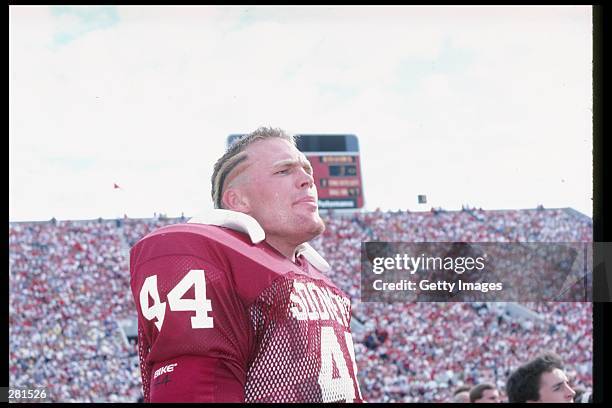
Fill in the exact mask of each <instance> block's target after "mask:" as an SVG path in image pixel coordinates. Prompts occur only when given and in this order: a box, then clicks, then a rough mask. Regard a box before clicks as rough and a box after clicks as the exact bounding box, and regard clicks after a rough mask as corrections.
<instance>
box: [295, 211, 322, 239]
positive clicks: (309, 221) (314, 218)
mask: <svg viewBox="0 0 612 408" xmlns="http://www.w3.org/2000/svg"><path fill="white" fill-rule="evenodd" d="M300 218H301V220H300V224H301V225H302V226H303V228H304V231H307V232H308V234H309V235H312V236H313V237H315V236H317V235H320V234H322V233H323V231H325V223H324V222H323V220H322V219H321V217H319V213H318V212H316V213H311V214H304V215H302V216H301V217H300Z"/></svg>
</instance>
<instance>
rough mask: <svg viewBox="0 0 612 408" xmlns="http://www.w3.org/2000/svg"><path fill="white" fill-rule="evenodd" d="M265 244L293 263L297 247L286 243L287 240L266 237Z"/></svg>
mask: <svg viewBox="0 0 612 408" xmlns="http://www.w3.org/2000/svg"><path fill="white" fill-rule="evenodd" d="M266 242H267V243H268V245H270V246H271V247H272V248H274V249H276V250H277V251H278V252H280V254H281V255H283V256H284V257H285V258H287V259H289V260H290V261H291V262H295V249H296V248H297V245H293V244H290V243H288V242H287V240H286V239H285V240H283V239H277V238H276V237H274V236H270V235H268V236H266Z"/></svg>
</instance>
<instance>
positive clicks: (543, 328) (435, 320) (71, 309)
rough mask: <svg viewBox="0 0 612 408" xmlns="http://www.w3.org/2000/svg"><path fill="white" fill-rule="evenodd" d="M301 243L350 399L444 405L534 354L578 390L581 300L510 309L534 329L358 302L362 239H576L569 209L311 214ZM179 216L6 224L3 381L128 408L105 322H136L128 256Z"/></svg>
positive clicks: (579, 236) (132, 393) (576, 217)
mask: <svg viewBox="0 0 612 408" xmlns="http://www.w3.org/2000/svg"><path fill="white" fill-rule="evenodd" d="M323 218H324V220H325V222H326V225H327V229H326V231H325V233H324V234H323V235H322V236H321V237H319V238H317V239H315V240H314V241H313V242H312V245H313V246H314V247H315V248H316V249H317V250H319V251H320V252H321V253H322V255H324V256H325V257H326V259H327V260H328V261H329V263H330V264H331V265H332V271H333V272H332V273H333V275H334V276H333V280H334V282H336V284H338V285H339V286H340V287H341V288H342V289H343V290H345V291H346V292H347V293H348V294H349V295H350V296H351V297H352V299H353V319H356V320H358V321H359V322H360V323H361V325H360V327H362V328H361V330H359V331H358V332H356V333H355V334H354V337H355V354H356V359H357V364H358V368H359V374H360V381H361V388H362V394H363V396H364V397H365V399H367V400H368V401H370V402H376V401H380V402H437V401H449V400H450V399H451V397H452V391H453V390H454V389H455V388H457V387H458V386H459V385H462V384H467V385H474V384H477V383H480V382H492V383H494V384H496V385H497V387H498V389H499V390H500V391H501V392H502V399H503V398H504V394H503V390H504V386H505V381H506V378H507V376H508V374H509V373H510V371H511V370H513V369H514V368H516V367H517V366H518V365H519V364H521V363H523V362H525V361H527V360H529V359H531V358H532V357H534V356H535V355H537V354H539V353H540V352H543V351H547V350H550V351H555V352H557V353H558V354H559V355H560V356H561V357H562V358H563V359H564V362H565V365H566V372H568V373H569V375H570V377H571V381H572V384H574V385H576V386H579V387H582V388H584V389H586V390H591V389H592V368H591V364H592V348H593V347H592V305H591V303H534V302H531V303H524V304H523V305H524V306H526V307H527V308H529V309H530V310H531V311H533V312H535V313H537V315H538V316H539V317H540V319H539V320H536V321H531V320H529V319H524V318H523V319H520V318H516V317H512V316H510V315H508V314H504V313H503V312H502V311H501V310H502V309H498V308H494V307H490V306H489V305H487V304H478V303H393V304H382V303H360V302H359V296H360V263H359V260H360V252H359V251H360V245H361V242H362V241H372V240H377V241H406V242H424V241H466V242H590V241H592V222H591V220H590V219H589V218H588V217H585V216H582V215H581V214H579V213H576V212H575V211H573V210H569V209H535V210H503V211H502V210H500V211H483V210H476V209H465V210H464V211H454V212H446V211H440V210H436V211H432V212H418V213H411V212H402V211H400V212H382V211H373V212H368V213H356V214H353V215H348V216H347V215H342V216H341V215H339V214H333V213H330V214H325V215H323ZM177 222H181V219H142V220H135V219H128V218H126V219H123V220H93V221H55V222H42V223H41V222H31V223H9V252H10V263H9V274H10V278H9V281H10V288H9V299H10V301H9V379H10V386H11V387H32V386H45V387H48V388H49V398H48V400H50V401H54V402H77V401H78V402H98V401H105V402H106V401H109V402H135V401H137V400H138V398H139V397H140V396H141V383H140V381H141V380H140V372H139V367H138V357H137V354H136V353H137V351H136V346H135V345H134V344H133V343H131V344H130V343H126V342H125V341H123V340H122V337H121V332H120V328H119V326H118V324H117V321H121V320H123V319H130V318H134V317H135V315H136V313H135V311H134V305H133V300H132V295H131V292H130V286H129V266H128V261H129V260H128V259H127V254H128V250H129V246H131V245H133V244H134V243H135V242H136V241H137V240H138V239H140V238H141V237H143V236H144V235H146V234H147V233H149V232H150V231H152V230H154V229H156V228H158V227H160V226H163V225H168V224H173V223H177Z"/></svg>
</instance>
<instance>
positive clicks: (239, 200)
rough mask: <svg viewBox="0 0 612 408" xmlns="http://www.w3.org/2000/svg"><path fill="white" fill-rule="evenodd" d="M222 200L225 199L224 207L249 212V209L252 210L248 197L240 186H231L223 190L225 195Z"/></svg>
mask: <svg viewBox="0 0 612 408" xmlns="http://www.w3.org/2000/svg"><path fill="white" fill-rule="evenodd" d="M221 200H222V201H223V204H224V207H225V208H227V209H228V210H233V211H239V212H243V213H247V214H248V213H249V211H251V206H250V205H249V200H248V198H247V197H246V195H245V194H244V192H243V191H242V190H240V189H239V188H232V187H230V188H228V189H226V190H225V191H224V192H223V197H222V198H221Z"/></svg>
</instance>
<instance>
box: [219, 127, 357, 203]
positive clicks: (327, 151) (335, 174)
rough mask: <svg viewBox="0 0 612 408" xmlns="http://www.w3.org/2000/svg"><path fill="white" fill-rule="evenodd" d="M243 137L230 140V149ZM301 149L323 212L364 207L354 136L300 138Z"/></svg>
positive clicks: (298, 136)
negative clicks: (312, 173) (310, 168)
mask: <svg viewBox="0 0 612 408" xmlns="http://www.w3.org/2000/svg"><path fill="white" fill-rule="evenodd" d="M240 136H242V135H241V134H233V135H230V136H229V137H228V138H227V144H228V146H229V145H230V144H231V143H232V142H233V141H234V140H235V139H237V138H239V137H240ZM296 136H297V138H296V143H297V148H298V150H300V151H301V152H303V153H304V155H306V157H307V158H308V160H309V161H310V164H311V165H312V169H313V171H314V182H315V185H316V186H317V191H318V193H319V209H358V208H363V188H362V183H361V164H360V161H359V143H358V141H357V136H355V135H352V134H300V135H296Z"/></svg>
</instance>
